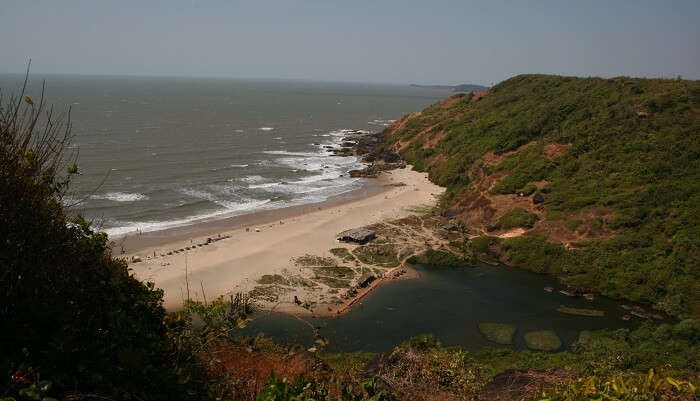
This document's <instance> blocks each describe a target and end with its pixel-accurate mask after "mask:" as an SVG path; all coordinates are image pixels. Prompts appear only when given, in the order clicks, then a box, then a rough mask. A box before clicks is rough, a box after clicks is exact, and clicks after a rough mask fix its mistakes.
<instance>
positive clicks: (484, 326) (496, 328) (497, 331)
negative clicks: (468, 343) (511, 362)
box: [479, 323, 515, 345]
mask: <svg viewBox="0 0 700 401" xmlns="http://www.w3.org/2000/svg"><path fill="white" fill-rule="evenodd" d="M479 331H481V334H483V335H484V337H486V339H487V340H489V341H493V342H495V343H497V344H503V345H509V344H513V336H514V335H515V326H514V325H512V324H506V323H479Z"/></svg>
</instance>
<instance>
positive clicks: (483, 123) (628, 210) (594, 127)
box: [381, 75, 700, 317]
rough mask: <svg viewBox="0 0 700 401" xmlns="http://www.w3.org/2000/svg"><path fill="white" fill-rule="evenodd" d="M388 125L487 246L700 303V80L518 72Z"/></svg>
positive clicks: (591, 280)
mask: <svg viewBox="0 0 700 401" xmlns="http://www.w3.org/2000/svg"><path fill="white" fill-rule="evenodd" d="M383 136H384V139H385V143H384V144H383V145H382V147H381V150H391V151H395V152H398V153H399V154H400V155H401V156H402V157H403V158H404V159H406V160H407V161H408V162H410V163H412V164H413V165H414V166H415V168H417V169H418V170H424V171H427V172H429V175H430V179H431V180H433V181H434V182H436V183H438V184H440V185H443V186H447V187H448V192H447V195H446V196H445V198H444V200H443V203H442V208H443V213H444V214H445V215H446V216H448V217H454V219H456V220H457V221H459V222H462V223H463V224H464V225H465V226H466V227H467V228H468V229H469V230H471V232H472V234H473V235H482V234H484V235H488V236H491V237H497V238H492V239H490V240H485V239H482V240H479V241H472V242H474V243H475V244H477V243H480V244H482V246H481V247H480V249H481V251H482V252H490V253H491V254H492V256H496V257H499V258H500V259H501V260H502V261H504V262H507V263H511V264H514V265H517V266H523V267H526V268H529V269H532V270H536V271H541V272H547V273H551V274H556V275H560V276H565V277H566V280H567V282H569V283H571V284H575V285H579V286H582V287H584V288H588V289H594V290H598V291H600V292H602V293H603V294H606V295H609V296H613V297H621V298H627V299H630V300H635V301H642V302H648V303H650V304H653V306H654V308H656V309H658V310H661V311H664V312H667V313H668V314H670V315H673V316H677V317H683V316H699V315H700V295H699V294H700V280H698V271H699V270H700V258H699V257H698V254H699V253H700V211H699V210H700V81H686V80H662V79H638V78H628V77H619V78H612V79H601V78H572V77H561V76H547V75H520V76H516V77H513V78H511V79H508V80H506V81H504V82H502V83H500V84H498V85H497V86H495V87H493V88H492V89H490V90H489V91H488V92H486V93H479V94H478V95H476V96H475V95H472V94H467V95H464V94H461V95H455V96H452V97H450V98H447V99H445V100H443V101H441V102H439V103H437V104H435V105H432V106H430V107H428V108H427V109H425V110H423V111H422V112H418V113H413V114H411V115H409V116H406V117H404V118H402V119H401V120H398V121H397V122H395V123H394V124H392V125H391V126H389V127H387V128H386V130H385V131H384V132H383ZM477 248H478V247H477Z"/></svg>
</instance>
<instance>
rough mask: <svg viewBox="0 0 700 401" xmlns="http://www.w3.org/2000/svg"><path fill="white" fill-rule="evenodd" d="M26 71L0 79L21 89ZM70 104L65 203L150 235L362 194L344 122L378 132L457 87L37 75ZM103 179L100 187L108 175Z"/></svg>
mask: <svg viewBox="0 0 700 401" xmlns="http://www.w3.org/2000/svg"><path fill="white" fill-rule="evenodd" d="M23 78H24V77H23V76H19V75H0V90H2V93H3V94H5V95H7V94H9V93H12V92H17V90H18V89H19V87H20V85H21V81H22V80H23ZM43 79H45V80H46V97H47V99H48V102H49V104H53V105H55V107H56V110H59V111H65V110H67V109H68V107H70V108H71V117H72V125H73V134H74V135H75V137H74V140H73V143H72V145H71V147H72V148H73V149H74V150H75V151H79V156H78V164H79V165H80V169H81V171H82V175H81V176H79V177H77V179H76V180H74V185H73V192H72V193H71V194H70V198H69V199H67V203H72V202H73V201H74V200H77V199H84V198H86V199H85V202H84V203H82V204H80V206H79V209H78V210H77V211H79V212H81V213H83V214H84V215H86V216H87V217H89V218H95V219H97V220H99V221H101V222H102V223H103V228H104V229H105V231H107V232H108V233H109V234H110V235H113V236H115V235H124V234H128V233H131V232H134V231H136V230H140V231H143V232H145V231H154V230H159V229H164V228H169V227H174V226H182V225H187V224H190V223H193V222H198V221H202V220H211V219H218V218H224V217H228V216H232V215H237V214H245V213H250V212H253V211H257V210H263V209H276V208H281V207H286V206H293V205H299V204H306V203H314V202H320V201H323V200H325V199H327V198H328V197H331V196H335V195H339V194H342V193H345V192H349V191H351V190H353V189H357V188H358V187H359V186H360V184H361V181H360V180H359V179H355V178H350V177H348V176H347V175H346V174H345V173H346V172H347V171H348V170H350V169H353V168H358V167H361V164H360V163H358V160H357V159H356V158H355V157H335V156H332V155H331V153H330V152H329V151H328V149H326V148H324V146H334V147H337V146H339V142H340V141H341V139H342V137H343V136H344V135H345V133H344V131H343V130H345V129H355V130H365V131H377V130H380V129H382V128H383V126H384V125H386V124H388V123H389V122H391V121H393V120H394V119H397V118H400V117H401V116H402V115H404V114H408V113H412V112H414V111H416V110H421V109H423V108H424V107H426V106H428V105H430V104H431V103H434V102H435V101H437V100H439V99H441V98H444V97H447V96H449V95H450V94H451V93H450V92H449V91H441V90H432V89H425V88H415V87H410V86H399V85H379V84H352V83H333V82H306V81H256V80H234V79H196V78H155V77H114V76H100V77H98V76H65V75H50V76H40V75H33V76H32V79H31V81H30V87H29V92H28V94H29V95H30V96H32V97H33V98H34V99H37V98H38V96H39V93H40V88H41V83H42V80H43ZM103 181H104V182H103Z"/></svg>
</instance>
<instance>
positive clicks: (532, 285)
mask: <svg viewBox="0 0 700 401" xmlns="http://www.w3.org/2000/svg"><path fill="white" fill-rule="evenodd" d="M417 269H418V270H419V272H420V275H421V277H420V278H419V279H415V280H405V281H397V282H393V283H389V284H387V285H384V286H382V287H381V288H379V289H377V290H375V291H374V292H373V293H371V294H370V295H368V296H367V297H366V298H365V299H364V300H363V301H362V303H361V304H360V305H359V306H357V307H355V308H354V309H352V310H351V311H350V312H349V313H347V314H346V315H343V316H341V317H338V318H304V319H303V320H301V319H300V318H296V317H293V316H289V315H284V314H281V313H272V314H270V313H266V312H261V313H259V314H258V316H257V317H256V319H255V320H254V321H253V322H252V323H251V324H250V325H249V326H248V327H246V329H244V335H256V334H258V333H265V334H266V335H268V336H270V337H272V338H274V339H275V340H276V341H278V342H280V343H284V344H290V345H291V344H303V345H307V346H309V345H311V344H312V342H313V339H314V334H313V331H312V329H311V326H313V327H315V328H317V329H318V333H319V334H320V335H321V336H324V337H326V338H328V339H329V340H330V342H329V344H328V346H327V347H326V350H328V351H347V352H355V351H365V352H381V351H387V350H390V349H392V348H393V347H394V346H396V345H397V344H399V343H400V342H402V341H404V340H406V339H408V338H409V337H411V336H414V335H420V334H426V333H432V334H434V335H435V336H436V337H437V338H438V339H439V340H440V341H441V343H442V344H443V345H446V346H451V345H459V346H464V347H466V348H467V349H469V350H478V349H479V348H482V347H485V346H497V344H495V343H491V342H489V341H488V340H486V339H485V338H484V337H483V336H482V334H481V333H480V332H479V329H478V324H479V323H481V322H495V323H509V324H514V325H516V326H517V332H516V334H515V338H514V344H513V346H512V347H514V348H519V349H521V348H526V346H525V342H524V340H523V333H525V332H527V331H532V330H554V331H555V332H556V333H557V334H558V335H559V337H560V338H561V340H562V343H563V344H564V345H563V347H567V346H569V345H570V344H572V343H573V342H575V341H576V340H577V339H578V336H579V334H580V332H581V331H582V330H596V329H603V328H621V327H633V326H635V325H636V324H637V322H635V321H633V320H631V321H624V320H622V319H621V318H622V316H623V315H624V314H625V313H624V309H622V308H621V306H620V304H619V303H617V302H615V301H613V300H611V299H608V298H604V297H600V296H597V297H596V299H595V300H594V301H587V300H585V299H583V298H580V297H579V298H570V297H566V296H564V295H562V294H559V293H558V292H557V291H558V290H559V289H561V288H563V286H562V285H561V284H560V283H558V282H557V281H556V280H555V279H552V278H551V277H548V276H544V275H539V274H535V273H532V272H528V271H524V270H522V269H516V268H512V267H507V266H499V267H494V266H487V265H479V266H477V267H473V268H464V269H440V268H431V267H423V266H417ZM546 286H552V287H554V288H555V291H554V292H553V293H548V292H545V291H544V290H543V288H544V287H546ZM560 305H566V306H571V307H575V308H586V309H598V310H602V311H604V312H605V316H604V317H586V316H574V315H568V314H564V313H561V312H558V311H557V310H556V309H557V308H558V307H559V306H560Z"/></svg>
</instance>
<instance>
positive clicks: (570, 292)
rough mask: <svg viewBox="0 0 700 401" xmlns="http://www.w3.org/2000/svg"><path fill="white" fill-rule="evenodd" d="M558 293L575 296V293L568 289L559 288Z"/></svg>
mask: <svg viewBox="0 0 700 401" xmlns="http://www.w3.org/2000/svg"><path fill="white" fill-rule="evenodd" d="M559 293H560V294H563V295H566V296H567V297H575V296H576V293H575V292H573V291H569V290H559Z"/></svg>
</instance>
